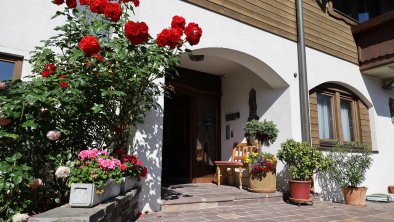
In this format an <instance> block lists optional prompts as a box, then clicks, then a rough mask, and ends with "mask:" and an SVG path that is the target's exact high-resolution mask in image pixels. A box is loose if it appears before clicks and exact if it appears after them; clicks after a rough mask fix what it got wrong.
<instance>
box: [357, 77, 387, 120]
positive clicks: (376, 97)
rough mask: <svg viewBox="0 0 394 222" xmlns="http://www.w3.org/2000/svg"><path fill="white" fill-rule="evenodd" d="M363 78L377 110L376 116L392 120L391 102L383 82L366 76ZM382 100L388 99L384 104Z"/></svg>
mask: <svg viewBox="0 0 394 222" xmlns="http://www.w3.org/2000/svg"><path fill="white" fill-rule="evenodd" d="M362 77H363V80H364V83H365V86H366V87H367V90H368V93H369V95H370V97H371V101H372V105H373V106H374V108H375V110H376V114H377V115H378V116H382V117H387V118H391V114H390V108H389V100H388V98H387V93H385V91H384V90H383V89H382V81H381V80H378V79H373V78H372V77H367V76H365V75H362ZM382 98H385V99H387V101H383V102H382Z"/></svg>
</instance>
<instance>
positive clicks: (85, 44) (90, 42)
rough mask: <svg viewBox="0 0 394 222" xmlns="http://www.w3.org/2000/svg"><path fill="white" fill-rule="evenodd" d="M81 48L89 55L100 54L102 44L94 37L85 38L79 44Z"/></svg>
mask: <svg viewBox="0 0 394 222" xmlns="http://www.w3.org/2000/svg"><path fill="white" fill-rule="evenodd" d="M79 48H81V49H82V51H83V52H84V53H86V54H88V55H93V54H96V53H98V52H100V43H99V42H98V40H97V39H96V37H94V36H85V37H83V38H82V39H81V41H80V42H79Z"/></svg>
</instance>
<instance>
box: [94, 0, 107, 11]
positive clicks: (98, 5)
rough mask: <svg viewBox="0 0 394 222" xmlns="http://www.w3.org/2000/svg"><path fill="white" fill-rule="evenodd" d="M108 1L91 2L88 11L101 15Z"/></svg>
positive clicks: (97, 0) (96, 0)
mask: <svg viewBox="0 0 394 222" xmlns="http://www.w3.org/2000/svg"><path fill="white" fill-rule="evenodd" d="M107 3H108V0H93V1H92V2H91V4H90V11H92V12H94V13H97V14H103V13H104V11H105V8H106V7H107Z"/></svg>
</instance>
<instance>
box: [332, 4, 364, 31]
mask: <svg viewBox="0 0 394 222" xmlns="http://www.w3.org/2000/svg"><path fill="white" fill-rule="evenodd" d="M327 12H328V14H329V15H331V16H332V17H334V18H336V19H339V20H342V21H344V22H346V23H347V24H348V25H358V24H359V22H358V21H356V20H354V19H352V18H350V17H348V16H347V15H344V14H343V13H341V12H340V11H338V10H336V9H335V8H334V5H333V3H332V1H329V2H328V7H327Z"/></svg>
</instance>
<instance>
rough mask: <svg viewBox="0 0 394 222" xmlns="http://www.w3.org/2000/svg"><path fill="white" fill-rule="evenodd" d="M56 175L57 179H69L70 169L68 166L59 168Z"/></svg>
mask: <svg viewBox="0 0 394 222" xmlns="http://www.w3.org/2000/svg"><path fill="white" fill-rule="evenodd" d="M55 175H56V177H57V178H67V177H69V176H70V168H68V167H66V166H60V167H59V168H57V170H56V172H55Z"/></svg>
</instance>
